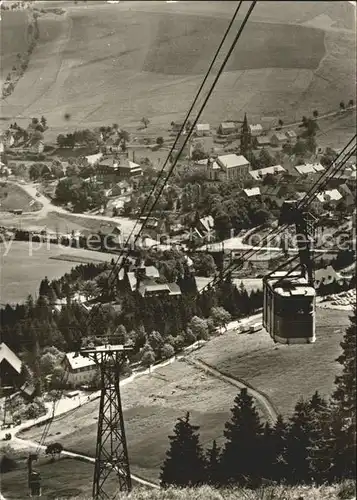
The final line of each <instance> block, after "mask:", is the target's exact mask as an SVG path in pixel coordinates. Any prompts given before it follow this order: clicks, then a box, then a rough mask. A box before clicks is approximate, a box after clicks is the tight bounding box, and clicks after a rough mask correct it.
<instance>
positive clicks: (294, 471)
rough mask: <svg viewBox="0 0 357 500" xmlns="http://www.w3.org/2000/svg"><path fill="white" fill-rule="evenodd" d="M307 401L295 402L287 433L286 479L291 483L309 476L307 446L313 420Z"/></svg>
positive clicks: (301, 480) (309, 445)
mask: <svg viewBox="0 0 357 500" xmlns="http://www.w3.org/2000/svg"><path fill="white" fill-rule="evenodd" d="M313 413H314V412H313V410H312V409H311V407H310V404H309V402H306V401H304V400H302V399H301V400H299V401H298V402H297V403H296V406H295V410H294V414H293V416H292V417H291V419H290V421H291V425H290V430H289V435H288V446H287V454H286V456H287V464H288V468H289V477H288V480H289V482H290V483H292V484H298V483H305V482H307V481H308V480H309V478H310V462H309V448H310V447H311V445H312V439H313V431H314V422H313Z"/></svg>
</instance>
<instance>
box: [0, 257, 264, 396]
mask: <svg viewBox="0 0 357 500" xmlns="http://www.w3.org/2000/svg"><path fill="white" fill-rule="evenodd" d="M169 257H171V259H170V258H169ZM166 259H167V260H161V261H160V262H158V267H159V269H160V273H161V279H162V280H163V281H165V280H167V281H171V282H172V281H176V282H177V284H178V285H179V286H180V289H181V291H182V294H181V295H179V296H177V297H170V296H168V297H155V296H154V297H152V298H150V299H148V298H144V297H142V296H141V295H140V294H139V293H138V292H134V293H128V292H127V290H124V289H122V288H121V287H120V286H118V287H117V288H116V289H115V290H112V291H111V293H109V294H108V292H106V291H107V290H108V288H109V287H108V279H109V276H110V273H111V270H112V266H113V264H114V262H112V263H103V264H86V265H80V266H77V267H75V268H74V269H72V271H71V272H70V273H67V274H65V275H64V276H63V277H62V278H60V279H58V280H53V281H52V282H50V281H49V280H48V279H47V278H45V279H43V280H42V281H41V284H40V287H39V297H38V299H37V300H36V301H35V300H34V299H33V298H32V297H31V296H30V297H29V298H28V300H27V301H26V302H25V303H24V304H18V305H16V306H10V305H7V306H6V307H5V308H3V309H1V310H0V334H1V338H2V341H3V342H5V343H6V344H7V345H8V346H9V347H10V348H11V349H12V350H14V352H16V353H17V354H20V355H22V356H23V359H24V361H25V362H26V363H28V365H29V367H30V368H31V369H32V370H33V371H34V372H36V370H37V371H38V370H40V372H41V374H42V377H43V379H44V384H45V383H46V382H45V378H46V376H48V375H51V374H53V370H54V368H55V367H58V361H59V359H60V357H61V353H62V357H63V353H64V352H68V351H75V350H76V349H78V348H80V346H81V345H82V343H83V344H87V343H89V342H94V343H100V344H102V343H103V341H104V340H103V338H105V337H110V336H112V335H113V334H114V333H115V335H116V338H117V339H119V341H120V342H121V343H131V344H132V345H133V353H132V358H131V361H142V362H143V363H144V364H152V363H153V362H155V361H158V360H160V359H164V358H168V357H170V356H172V355H173V354H175V353H176V352H180V351H181V350H182V349H183V347H184V346H187V345H190V344H192V343H194V342H195V341H196V340H200V339H202V340H207V339H208V338H209V337H210V336H211V335H212V334H215V333H216V331H217V328H224V327H225V325H226V324H227V323H228V322H229V321H230V320H231V319H233V318H239V317H242V316H245V315H247V314H249V313H252V312H254V311H256V310H257V309H259V308H260V307H261V306H262V292H259V291H253V292H252V293H251V294H248V292H247V291H246V290H245V288H244V286H243V285H241V286H240V287H239V288H237V287H236V286H235V285H234V284H233V282H232V280H231V278H230V277H227V278H226V279H225V280H223V281H222V282H221V283H220V285H219V286H217V287H216V288H207V289H206V290H205V291H203V293H201V294H200V293H197V288H196V281H195V277H194V275H193V274H192V273H191V272H189V270H188V268H187V267H186V268H185V266H184V265H183V263H182V262H181V261H180V260H179V259H178V258H177V256H176V259H175V255H170V254H169V255H166ZM146 264H147V265H149V264H152V262H150V261H147V262H146ZM76 293H80V294H82V295H84V296H85V297H86V300H87V301H89V302H88V304H90V303H91V302H93V304H92V305H93V308H94V311H92V312H90V311H89V310H88V308H85V307H83V306H82V304H81V303H79V302H78V301H76V300H74V295H75V294H76ZM49 348H51V349H54V351H53V352H52V351H51V352H49V351H48V349H49ZM44 355H45V359H44V360H42V357H43V356H44ZM39 356H40V358H41V359H40V366H39V367H38V366H37V365H36V360H37V361H38V358H39ZM57 371H60V370H57ZM60 379H61V376H60V373H57V374H56V376H55V377H54V386H56V380H57V381H58V380H60Z"/></svg>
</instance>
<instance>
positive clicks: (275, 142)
mask: <svg viewBox="0 0 357 500" xmlns="http://www.w3.org/2000/svg"><path fill="white" fill-rule="evenodd" d="M287 142H288V138H287V136H286V135H285V134H284V132H275V133H274V134H273V135H272V136H271V138H270V144H271V145H272V146H275V147H278V146H283V145H284V144H286V143H287Z"/></svg>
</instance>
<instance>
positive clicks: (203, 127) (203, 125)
mask: <svg viewBox="0 0 357 500" xmlns="http://www.w3.org/2000/svg"><path fill="white" fill-rule="evenodd" d="M196 129H197V130H210V124H209V123H197V125H196Z"/></svg>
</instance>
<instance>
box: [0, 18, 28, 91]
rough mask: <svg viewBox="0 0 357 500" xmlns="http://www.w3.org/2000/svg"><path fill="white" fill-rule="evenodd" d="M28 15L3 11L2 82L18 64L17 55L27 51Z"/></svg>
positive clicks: (0, 29)
mask: <svg viewBox="0 0 357 500" xmlns="http://www.w3.org/2000/svg"><path fill="white" fill-rule="evenodd" d="M27 25H28V13H27V12H26V11H19V10H17V11H8V10H6V11H2V12H1V21H0V58H1V66H0V81H1V84H2V82H3V80H5V78H6V76H7V74H8V73H9V71H11V69H12V67H13V65H14V64H15V63H16V62H17V54H23V53H24V52H26V51H27V48H28V40H27V29H26V28H27Z"/></svg>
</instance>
